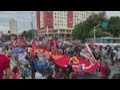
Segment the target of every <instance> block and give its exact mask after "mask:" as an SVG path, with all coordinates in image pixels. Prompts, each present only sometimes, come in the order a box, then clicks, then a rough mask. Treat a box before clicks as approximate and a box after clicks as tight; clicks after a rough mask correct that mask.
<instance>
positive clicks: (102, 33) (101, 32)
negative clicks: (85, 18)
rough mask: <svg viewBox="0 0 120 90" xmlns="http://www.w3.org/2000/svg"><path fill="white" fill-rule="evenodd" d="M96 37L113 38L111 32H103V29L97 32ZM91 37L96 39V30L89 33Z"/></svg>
mask: <svg viewBox="0 0 120 90" xmlns="http://www.w3.org/2000/svg"><path fill="white" fill-rule="evenodd" d="M95 34H96V37H111V36H112V35H111V34H110V33H109V32H106V31H103V30H102V29H101V28H98V29H96V30H95ZM88 36H89V37H94V30H91V31H90V32H89V35H88Z"/></svg>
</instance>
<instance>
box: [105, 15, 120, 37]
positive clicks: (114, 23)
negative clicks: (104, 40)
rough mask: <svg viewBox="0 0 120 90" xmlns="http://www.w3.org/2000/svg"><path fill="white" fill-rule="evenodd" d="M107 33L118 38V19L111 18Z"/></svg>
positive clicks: (119, 27)
mask: <svg viewBox="0 0 120 90" xmlns="http://www.w3.org/2000/svg"><path fill="white" fill-rule="evenodd" d="M107 31H108V32H110V33H112V34H113V36H114V37H119V36H120V17H118V16H117V17H111V18H110V19H109V21H108V29H107Z"/></svg>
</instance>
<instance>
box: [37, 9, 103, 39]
mask: <svg viewBox="0 0 120 90" xmlns="http://www.w3.org/2000/svg"><path fill="white" fill-rule="evenodd" d="M100 12H101V11H37V12H36V20H37V29H38V32H39V36H40V37H44V36H57V37H59V38H64V39H67V40H69V39H70V38H71V35H72V30H73V28H74V26H75V25H76V24H78V23H80V22H83V21H85V20H86V19H87V18H88V17H89V16H90V15H92V14H99V13H100Z"/></svg>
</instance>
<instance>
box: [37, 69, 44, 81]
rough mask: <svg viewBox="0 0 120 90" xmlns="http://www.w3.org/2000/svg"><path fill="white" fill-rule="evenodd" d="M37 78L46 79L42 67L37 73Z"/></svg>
mask: <svg viewBox="0 0 120 90" xmlns="http://www.w3.org/2000/svg"><path fill="white" fill-rule="evenodd" d="M35 79H44V77H43V75H42V72H41V69H38V70H37V72H36V73H35Z"/></svg>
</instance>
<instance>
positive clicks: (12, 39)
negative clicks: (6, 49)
mask: <svg viewBox="0 0 120 90" xmlns="http://www.w3.org/2000/svg"><path fill="white" fill-rule="evenodd" d="M10 44H11V46H12V47H15V40H14V37H13V36H11V37H10Z"/></svg>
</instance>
